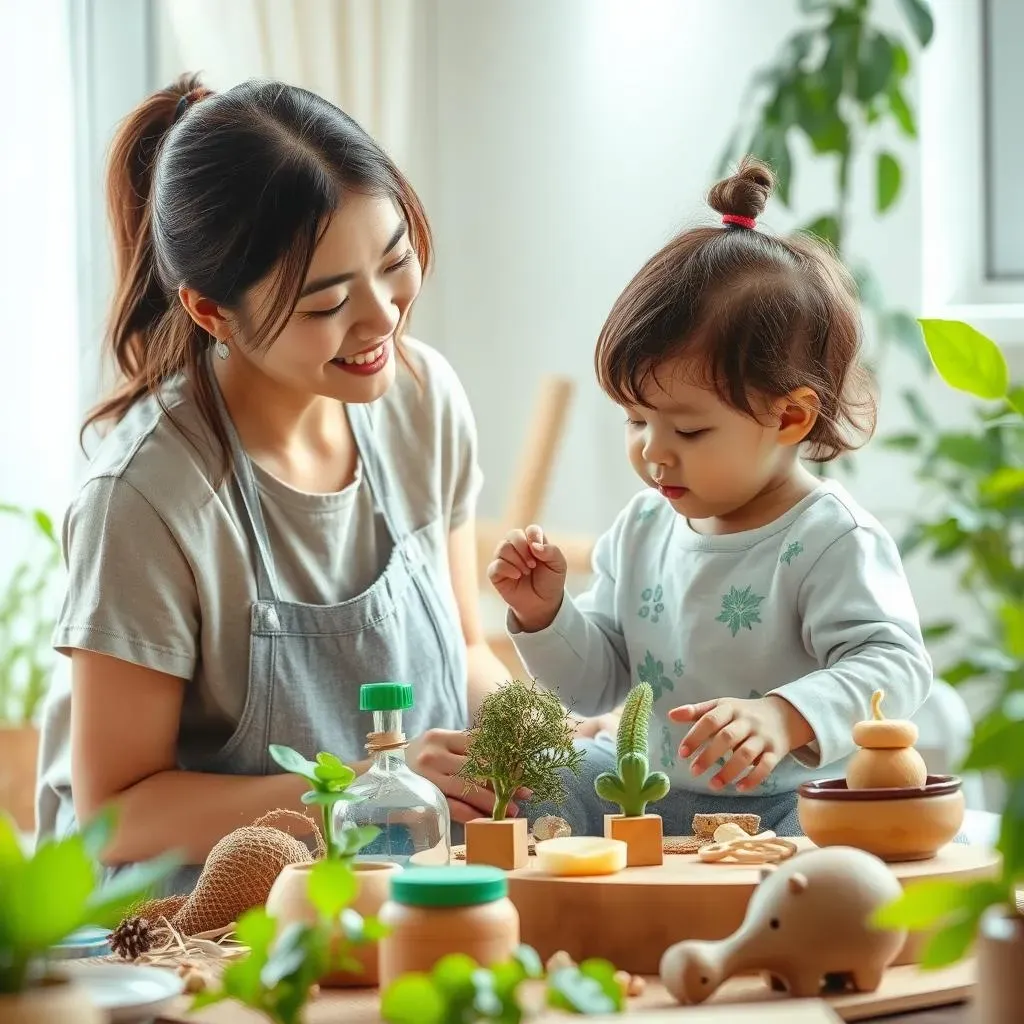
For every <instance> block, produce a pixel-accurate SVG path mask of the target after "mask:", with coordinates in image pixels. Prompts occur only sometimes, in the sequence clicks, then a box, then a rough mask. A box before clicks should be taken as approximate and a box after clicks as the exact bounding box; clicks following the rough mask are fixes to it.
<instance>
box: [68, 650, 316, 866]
mask: <svg viewBox="0 0 1024 1024" xmlns="http://www.w3.org/2000/svg"><path fill="white" fill-rule="evenodd" d="M71 659H72V660H71V672H72V699H71V765H72V768H71V774H72V791H73V793H74V800H75V814H76V816H77V818H78V820H79V821H80V822H84V821H87V820H88V819H89V818H90V817H92V815H94V814H95V813H96V812H97V811H98V810H100V808H101V807H103V806H104V805H105V804H107V803H111V802H113V803H114V804H116V805H117V807H118V828H117V831H116V833H115V836H114V839H113V841H112V842H111V845H110V846H109V848H108V849H107V850H105V851H104V854H103V860H104V861H105V862H106V863H107V864H111V865H113V864H123V863H128V862H132V861H138V860H144V859H147V858H149V857H153V856H156V855H157V854H160V853H163V852H165V851H167V850H172V849H173V850H177V851H179V852H180V853H181V855H182V856H183V857H184V859H185V861H186V862H187V863H190V864H202V863H204V862H205V860H206V856H207V854H208V853H209V852H210V850H211V848H212V847H213V846H214V844H216V843H217V841H218V840H219V839H221V838H222V837H223V836H225V835H227V834H228V833H229V832H231V831H232V830H233V829H236V828H239V827H241V826H243V825H250V824H252V822H253V821H255V820H256V819H257V818H258V817H260V816H261V815H263V814H266V813H267V812H268V811H270V810H273V809H275V808H278V807H288V808H293V809H294V810H299V811H301V810H306V811H307V813H308V810H307V809H306V808H304V806H303V804H302V802H301V800H300V799H299V798H300V796H301V795H302V793H303V792H304V791H305V789H306V788H307V787H306V784H305V782H304V781H303V780H302V779H299V778H297V777H296V776H294V775H269V776H266V777H263V776H256V777H251V776H244V775H207V774H201V773H198V772H185V771H180V770H178V769H177V768H176V765H175V746H176V742H177V736H178V723H179V719H180V716H181V703H182V696H183V693H184V688H185V683H184V681H183V680H181V679H178V678H176V677H175V676H171V675H167V674H166V673H163V672H157V671H155V670H154V669H149V668H142V667H141V666H139V665H133V664H130V663H129V662H126V661H121V660H119V659H117V658H112V657H109V656H107V655H104V654H96V653H93V652H91V651H80V650H76V651H74V652H73V654H72V656H71Z"/></svg>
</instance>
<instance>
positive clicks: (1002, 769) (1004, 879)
mask: <svg viewBox="0 0 1024 1024" xmlns="http://www.w3.org/2000/svg"><path fill="white" fill-rule="evenodd" d="M920 324H921V327H922V330H923V334H924V340H925V344H926V345H927V347H928V352H929V353H930V355H931V359H932V361H933V362H934V364H935V366H936V368H937V370H938V372H939V374H940V375H941V376H942V378H943V380H945V381H946V383H947V384H949V385H950V386H951V387H953V388H956V389H957V390H959V391H963V392H965V393H967V394H970V395H973V396H975V397H977V398H981V399H985V400H986V401H988V402H990V403H993V405H992V407H991V408H990V409H989V410H987V412H986V414H985V417H984V419H983V420H982V422H981V424H980V428H979V430H978V432H977V433H976V434H974V435H971V434H962V435H960V438H959V440H958V448H959V450H960V451H961V452H966V451H967V450H968V449H969V448H970V449H971V450H973V451H975V452H981V453H984V456H985V458H986V460H987V459H989V458H990V456H991V454H992V453H991V451H990V449H989V445H990V443H991V438H990V437H989V435H990V433H991V432H992V431H996V432H998V434H999V436H1000V438H1001V439H1002V441H1004V442H1005V443H1002V444H1000V447H999V449H998V450H997V452H996V453H995V454H996V458H995V459H994V461H993V462H992V463H991V464H988V463H986V464H987V465H988V472H986V473H984V474H979V473H974V474H965V475H964V483H963V486H964V490H965V491H966V492H969V498H968V503H967V504H965V505H963V506H960V505H958V504H956V503H955V502H952V501H951V502H950V508H949V515H948V517H947V518H945V519H941V520H939V521H938V522H936V523H927V524H925V525H924V527H923V533H924V538H925V541H926V542H928V543H931V544H932V545H934V546H935V547H936V548H937V550H938V551H939V552H942V551H946V552H950V553H951V552H955V551H959V550H961V549H963V548H967V550H969V551H971V552H973V554H972V560H973V559H977V560H979V561H982V562H983V563H984V567H985V570H984V571H985V572H986V573H991V574H994V575H995V576H997V577H999V578H1000V579H1001V580H1002V585H1001V586H998V587H996V588H993V589H991V590H986V589H985V588H984V587H983V586H979V583H980V582H981V581H983V580H984V579H985V576H984V575H980V574H979V567H978V566H977V565H974V566H972V565H971V564H970V561H969V563H968V569H967V571H968V572H969V573H970V575H969V576H968V579H969V580H970V582H971V584H972V586H973V588H974V592H975V594H976V596H978V597H979V599H980V600H981V601H982V604H983V607H986V606H987V607H988V609H989V618H988V622H989V625H990V629H991V635H990V636H989V637H987V638H983V640H982V641H981V642H979V643H978V644H977V645H972V646H976V649H977V650H984V651H989V652H994V653H999V654H1001V655H1002V657H1001V659H999V660H997V659H995V658H989V659H987V660H986V661H984V662H982V663H981V664H977V665H973V666H971V665H970V663H968V667H967V668H965V669H964V668H962V671H961V674H960V675H959V676H957V677H956V681H961V680H963V679H966V678H969V677H971V676H973V675H974V674H975V670H984V668H985V666H986V665H987V666H988V667H989V669H990V676H989V678H990V681H992V682H995V683H996V684H997V685H998V691H999V692H998V693H997V695H996V696H995V699H994V700H992V701H991V703H990V705H989V707H988V709H987V710H986V712H985V713H984V715H983V716H982V717H981V718H980V720H979V721H977V722H976V723H975V728H974V734H973V737H972V741H971V746H970V749H969V751H968V753H967V756H966V758H965V760H964V763H963V765H962V766H961V770H963V771H978V772H991V773H993V774H994V775H996V776H998V777H1000V778H1001V780H1002V783H1003V786H1004V789H1005V794H1006V795H1005V799H1004V801H1003V808H1002V822H1001V826H1000V832H999V839H998V842H997V848H998V850H999V853H1000V855H1001V859H1002V862H1001V868H1000V874H999V876H998V877H997V878H988V879H981V880H978V881H974V882H970V883H966V884H963V883H957V882H949V881H929V882H921V883H918V884H915V885H913V886H910V887H908V888H907V889H906V891H905V893H904V895H903V896H902V897H901V898H900V899H899V900H897V901H895V902H894V903H892V904H890V905H889V906H888V907H885V908H883V909H882V911H880V912H879V914H878V915H877V917H876V921H877V923H878V924H879V925H880V926H884V927H896V928H907V929H908V930H911V931H926V932H929V933H930V934H929V936H928V939H927V942H926V944H925V946H924V949H923V951H922V959H921V962H922V965H923V966H925V967H941V966H945V965H947V964H950V963H953V962H955V961H957V960H959V959H960V958H961V957H963V956H964V955H966V953H967V951H968V950H969V949H970V948H971V947H972V946H974V949H975V953H976V956H977V962H978V986H977V991H976V996H975V999H976V1004H977V1012H978V1018H977V1019H978V1020H979V1021H980V1022H983V1024H1010V1022H1011V1021H1018V1020H1019V1019H1020V978H1021V976H1022V975H1024V913H1022V902H1024V901H1022V900H1021V897H1020V895H1019V894H1018V890H1019V888H1020V887H1022V886H1024V586H1011V585H1010V584H1012V583H1013V581H1017V582H1019V583H1024V576H1022V570H1021V568H1020V555H1019V551H1020V547H1019V542H1020V536H1021V523H1022V522H1024V390H1021V389H1020V388H1015V387H1012V386H1011V384H1010V378H1009V371H1008V369H1007V365H1006V360H1005V359H1004V357H1003V354H1002V352H1001V351H1000V349H999V347H998V346H997V345H996V344H995V343H994V342H993V341H992V340H991V339H989V338H987V337H985V336H984V335H983V334H980V333H979V332H978V331H976V330H974V329H973V328H972V327H970V326H969V325H967V324H964V323H961V322H959V321H947V320H921V321H920ZM970 442H976V444H974V445H973V447H972V445H971V443H970ZM1003 530H1005V531H1006V536H1004V535H1003V532H1002V531H1003ZM968 536H969V537H970V538H971V541H970V545H968V544H967V542H966V541H965V540H964V538H966V537H968ZM972 569H973V572H972V571H971V570H972ZM947 678H949V677H948V676H947Z"/></svg>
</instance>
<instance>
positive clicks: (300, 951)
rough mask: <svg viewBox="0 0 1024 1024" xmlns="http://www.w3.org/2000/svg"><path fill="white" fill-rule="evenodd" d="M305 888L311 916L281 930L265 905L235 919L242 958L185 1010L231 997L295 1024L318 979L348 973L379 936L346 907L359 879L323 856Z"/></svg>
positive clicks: (344, 864)
mask: <svg viewBox="0 0 1024 1024" xmlns="http://www.w3.org/2000/svg"><path fill="white" fill-rule="evenodd" d="M306 885H307V890H308V895H309V900H310V904H311V906H312V907H313V914H312V915H311V916H310V918H309V919H308V920H305V921H293V922H291V923H290V924H288V925H287V926H286V927H284V928H282V927H281V923H280V921H279V920H277V919H276V918H275V917H274V915H273V914H272V912H271V910H270V907H269V905H268V906H267V907H254V908H253V909H252V910H248V911H246V913H244V914H243V915H242V916H241V917H240V918H239V920H238V924H237V928H236V936H237V938H238V940H239V942H241V943H242V944H243V945H246V946H248V947H249V953H248V954H247V955H246V956H245V957H244V958H242V959H240V960H237V961H234V962H233V963H231V964H229V965H228V966H227V967H226V968H225V969H224V972H223V974H222V975H221V977H220V981H219V984H217V985H215V986H213V987H211V988H208V989H206V990H205V991H202V992H199V993H198V994H197V995H196V997H195V999H194V1000H193V1003H192V1009H193V1010H199V1009H203V1008H204V1007H207V1006H212V1005H214V1004H216V1003H220V1002H223V1001H225V1000H232V1001H234V1002H237V1003H240V1004H241V1005H242V1006H246V1007H248V1008H250V1009H252V1010H256V1011H257V1012H258V1013H261V1014H262V1015H263V1016H264V1017H265V1018H266V1019H267V1020H270V1021H273V1022H274V1024H300V1022H301V1021H302V1019H303V1011H304V1009H305V1006H306V1003H307V1002H308V1001H309V999H310V996H311V995H312V994H313V992H314V990H315V986H316V985H318V984H323V979H324V978H329V977H332V976H335V975H339V974H347V975H354V974H358V972H359V971H360V969H361V964H362V961H361V959H360V956H359V953H360V950H361V949H362V947H363V946H364V945H365V944H367V943H370V942H374V943H375V942H376V941H377V940H378V939H379V938H380V937H381V934H382V929H381V927H380V924H379V923H378V922H377V921H376V919H374V918H363V917H362V916H361V915H360V914H359V913H357V912H356V911H355V910H354V908H353V906H352V903H353V901H354V900H355V898H356V894H357V891H358V888H359V880H358V878H357V877H356V873H355V872H354V871H353V865H352V863H351V861H350V860H348V859H345V858H333V859H331V858H326V859H324V860H321V861H318V862H317V863H316V864H315V865H313V866H312V868H311V869H310V871H309V873H308V875H307V876H306Z"/></svg>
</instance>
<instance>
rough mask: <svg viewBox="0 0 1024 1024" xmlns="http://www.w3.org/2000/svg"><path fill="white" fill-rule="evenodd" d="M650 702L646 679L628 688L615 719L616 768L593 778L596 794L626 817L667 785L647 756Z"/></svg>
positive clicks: (663, 791) (651, 695) (638, 813)
mask: <svg viewBox="0 0 1024 1024" xmlns="http://www.w3.org/2000/svg"><path fill="white" fill-rule="evenodd" d="M653 705H654V691H653V690H652V689H651V686H650V683H639V684H638V685H637V686H634V687H633V689H632V690H630V692H629V696H628V697H627V698H626V704H625V707H624V708H623V710H622V718H621V719H620V721H619V733H618V739H617V743H616V750H615V754H616V760H617V762H618V765H617V770H616V771H614V772H602V773H601V774H600V775H598V777H597V778H596V779H595V780H594V789H595V790H596V792H597V795H598V796H599V797H600V798H601V799H602V800H607V801H608V802H609V803H613V804H618V805H619V807H621V808H622V813H623V815H624V816H625V817H627V818H639V817H641V816H642V815H643V814H644V813H645V812H646V810H647V805H648V804H649V803H656V802H657V801H658V800H661V799H662V798H663V797H664V796H665V795H666V794H667V793H668V791H669V787H670V783H669V780H668V776H667V775H665V774H664V773H663V772H652V771H651V770H650V762H649V761H648V760H647V723H648V722H649V721H650V718H651V708H652V707H653Z"/></svg>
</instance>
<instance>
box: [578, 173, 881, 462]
mask: <svg viewBox="0 0 1024 1024" xmlns="http://www.w3.org/2000/svg"><path fill="white" fill-rule="evenodd" d="M774 184H775V180H774V177H773V175H772V173H771V171H770V170H769V169H768V168H767V167H766V166H765V165H764V164H762V163H759V162H758V161H756V160H753V159H750V158H747V159H746V160H744V161H743V162H742V163H741V164H740V166H739V168H738V170H737V172H736V173H735V174H734V175H732V177H729V178H726V179H725V180H723V181H720V182H719V183H718V184H717V185H715V186H714V188H712V190H711V192H710V194H709V196H708V203H709V205H710V206H711V208H712V209H714V210H716V211H717V212H718V213H720V214H723V215H724V216H727V217H729V218H730V219H732V218H737V217H738V218H741V220H742V219H744V218H749V219H751V220H756V219H757V218H758V217H759V216H760V215H761V212H762V211H763V210H764V208H765V205H766V204H767V202H768V199H769V198H770V196H771V193H772V189H773V187H774ZM861 341H862V332H861V321H860V313H859V309H858V305H857V297H856V289H855V286H854V284H853V281H852V279H851V277H850V275H849V274H848V273H847V272H846V270H845V269H844V267H843V265H842V264H841V263H840V262H839V260H838V259H837V258H836V256H835V254H834V253H833V252H832V250H831V249H829V248H828V247H827V246H826V245H824V244H823V243H822V242H820V241H818V240H817V239H816V238H814V237H812V236H810V235H804V234H798V235H793V236H789V237H785V238H782V237H778V236H775V235H771V234H768V233H766V232H764V231H762V230H760V229H753V228H751V227H749V226H741V225H737V224H735V222H733V223H726V225H725V226H724V227H717V226H716V227H698V228H693V229H691V230H688V231H684V232H682V233H681V234H679V235H677V236H676V237H675V238H674V239H673V240H672V241H671V242H669V243H668V244H667V245H666V246H665V247H664V248H663V249H662V250H661V251H660V252H658V253H657V254H656V255H655V256H654V257H652V258H651V259H650V260H649V261H648V262H647V263H646V264H645V265H644V266H643V268H642V269H641V270H640V271H639V273H638V274H637V275H636V276H635V277H634V278H633V280H632V281H630V283H629V284H628V285H627V286H626V289H625V291H623V293H622V294H621V295H620V296H619V298H618V300H617V301H616V303H615V305H614V306H613V307H612V311H611V313H609V315H608V319H607V320H606V322H605V325H604V327H603V329H602V331H601V335H600V337H599V339H598V343H597V351H596V354H595V366H596V370H597V377H598V380H599V382H600V384H601V387H602V388H603V389H604V390H605V391H606V392H607V393H608V394H609V395H610V396H611V397H612V398H613V399H615V401H617V402H619V403H621V404H623V405H641V406H642V405H644V404H645V403H644V401H643V399H642V397H641V396H642V393H643V391H644V389H645V387H646V385H647V384H648V382H649V381H650V380H651V378H652V375H653V374H654V373H655V372H656V371H657V370H658V368H659V367H660V366H661V365H662V364H663V363H664V362H665V360H668V359H675V358H678V357H684V358H686V359H688V360H689V359H693V360H694V361H695V363H694V365H696V366H697V367H698V368H699V369H698V379H699V381H700V383H702V384H704V385H706V386H708V387H711V388H713V389H714V390H715V391H716V392H717V393H718V395H719V397H720V398H721V399H722V400H723V401H725V402H727V403H728V404H729V405H731V406H732V407H733V408H735V409H738V410H740V411H742V412H744V413H747V414H748V415H750V416H754V415H755V413H754V408H753V406H752V404H751V399H752V398H753V397H754V396H755V395H761V396H768V397H781V396H783V395H786V394H789V393H790V392H792V391H794V390H796V389H797V388H801V387H808V388H811V389H812V390H813V391H814V392H815V393H816V394H817V396H818V402H819V412H818V417H817V420H816V422H815V424H814V427H813V428H812V430H811V432H810V434H809V435H808V437H807V440H806V446H807V455H808V457H809V458H811V459H813V460H815V461H818V462H827V461H829V460H831V459H834V458H836V457H838V456H839V455H841V454H843V453H844V452H848V451H851V450H853V449H855V448H856V447H858V446H859V444H862V443H863V442H864V441H866V440H867V439H868V438H869V437H870V436H871V434H872V433H873V432H874V427H875V402H874V396H873V392H872V388H871V387H870V378H869V376H868V374H867V373H866V372H865V370H864V369H863V368H862V367H861V366H860V365H859V362H858V357H859V353H860V348H861Z"/></svg>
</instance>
